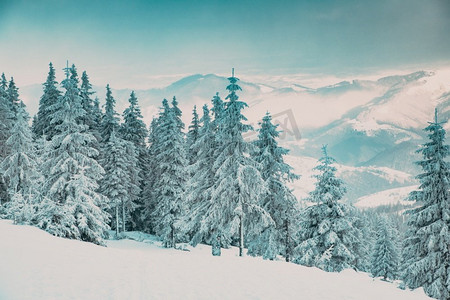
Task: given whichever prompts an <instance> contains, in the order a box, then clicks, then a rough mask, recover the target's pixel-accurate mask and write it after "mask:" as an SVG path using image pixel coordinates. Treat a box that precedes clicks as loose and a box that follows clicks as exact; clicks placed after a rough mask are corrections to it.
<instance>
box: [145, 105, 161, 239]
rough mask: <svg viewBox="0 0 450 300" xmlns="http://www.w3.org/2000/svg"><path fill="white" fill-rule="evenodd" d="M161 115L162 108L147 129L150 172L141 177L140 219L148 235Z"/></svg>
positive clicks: (150, 224) (155, 177) (153, 206)
mask: <svg viewBox="0 0 450 300" xmlns="http://www.w3.org/2000/svg"><path fill="white" fill-rule="evenodd" d="M162 115H163V108H160V111H159V116H158V118H156V117H155V118H153V119H152V122H151V123H150V127H149V136H148V144H149V146H148V149H147V169H148V170H151V173H150V174H145V175H144V176H143V182H144V188H143V191H142V202H143V203H142V204H143V207H142V213H141V219H142V226H143V228H144V230H145V231H147V232H150V233H155V232H154V230H153V226H152V224H153V223H154V222H153V221H152V213H153V211H154V209H155V204H156V203H155V200H154V194H153V190H154V185H155V182H156V179H157V178H158V177H159V174H158V173H157V169H156V167H155V166H156V163H157V161H156V153H157V146H158V144H159V143H158V138H159V137H160V136H159V135H158V124H159V120H160V119H161V118H162Z"/></svg>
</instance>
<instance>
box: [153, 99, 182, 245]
mask: <svg viewBox="0 0 450 300" xmlns="http://www.w3.org/2000/svg"><path fill="white" fill-rule="evenodd" d="M179 116H180V114H179V113H178V112H177V110H176V109H174V107H169V104H168V103H167V100H165V99H164V101H163V112H162V115H161V116H160V120H159V121H158V126H157V128H158V130H157V134H158V137H157V142H158V144H157V145H156V149H155V150H156V151H155V157H154V158H155V165H154V169H153V172H155V174H157V177H156V178H155V182H154V184H153V192H152V194H153V199H154V203H155V206H154V211H153V212H152V221H153V229H154V231H155V233H156V234H157V235H158V236H159V237H160V238H161V239H162V241H163V244H164V246H165V247H168V248H170V247H175V243H176V241H177V236H178V235H179V232H178V228H177V226H176V223H177V220H178V219H179V218H180V217H181V214H182V213H183V211H184V197H183V196H184V187H185V180H186V177H187V174H186V165H187V162H186V152H185V146H184V135H183V132H182V131H181V128H182V126H180V124H182V121H181V119H180V118H179ZM183 127H184V124H183Z"/></svg>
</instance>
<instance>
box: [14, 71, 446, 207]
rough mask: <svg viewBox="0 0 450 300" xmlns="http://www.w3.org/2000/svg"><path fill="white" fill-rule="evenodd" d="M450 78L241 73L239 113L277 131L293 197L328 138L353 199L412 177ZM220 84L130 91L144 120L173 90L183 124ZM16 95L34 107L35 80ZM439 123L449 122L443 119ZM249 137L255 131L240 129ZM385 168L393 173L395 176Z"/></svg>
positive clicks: (191, 80) (194, 82) (303, 188)
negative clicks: (312, 78)
mask: <svg viewBox="0 0 450 300" xmlns="http://www.w3.org/2000/svg"><path fill="white" fill-rule="evenodd" d="M449 78H450V69H441V70H434V71H433V72H428V71H417V72H413V73H410V74H405V75H396V74H394V75H392V76H385V77H382V78H379V79H376V80H361V79H353V80H345V81H340V82H338V83H336V84H328V85H324V86H322V87H316V88H312V87H309V85H308V84H304V83H303V82H301V81H299V79H298V77H295V76H293V77H292V80H291V81H289V77H287V76H284V77H283V78H282V80H278V79H274V80H260V81H258V82H249V81H247V80H246V78H241V81H240V85H241V87H242V92H240V93H239V96H240V99H242V100H243V101H246V102H247V103H248V104H249V108H248V109H246V110H245V111H244V114H245V115H246V116H247V117H248V119H249V123H251V124H252V125H254V127H257V123H258V121H259V120H260V119H261V118H262V116H263V115H264V114H265V113H266V112H267V111H270V112H271V113H272V115H273V116H274V121H275V122H277V123H279V124H280V129H282V130H284V134H283V135H282V136H281V143H282V144H283V145H284V146H286V147H288V148H289V149H291V154H292V159H293V161H294V164H296V165H297V172H298V173H300V174H302V175H303V177H302V179H300V180H299V181H298V182H297V183H295V184H294V187H295V189H296V193H297V195H298V197H299V198H304V197H306V195H307V192H308V191H310V190H311V188H312V187H313V181H311V179H308V178H307V177H308V176H305V175H306V174H310V173H311V172H310V171H307V169H308V168H312V167H314V165H315V161H316V158H318V157H319V156H320V147H321V146H322V145H323V144H328V147H329V149H330V153H331V155H333V156H334V157H335V158H336V159H337V160H338V162H339V163H340V164H341V165H342V167H341V169H342V170H343V171H342V172H341V176H342V177H343V178H344V179H345V180H346V181H347V183H348V187H349V192H348V200H349V201H350V202H354V201H357V199H359V198H361V197H363V196H366V195H369V194H374V193H377V192H382V191H384V190H387V189H392V188H398V187H404V186H408V185H409V186H411V185H415V184H417V182H416V181H415V179H414V176H415V175H416V174H417V172H419V170H418V168H417V166H415V165H414V162H415V161H417V160H418V159H420V157H419V156H418V155H417V154H416V153H415V151H416V150H417V149H418V147H419V145H420V144H422V143H424V141H425V140H424V138H425V135H424V132H423V130H422V129H423V128H424V127H426V126H427V122H428V121H431V120H432V118H433V111H434V108H435V107H438V109H439V111H440V119H441V120H448V118H449V116H450V80H449ZM274 82H276V83H277V84H273V83H274ZM227 85H228V80H227V78H226V77H222V76H217V75H214V74H207V75H201V74H196V75H191V76H187V77H185V78H182V79H180V80H178V81H176V82H173V83H172V84H170V85H168V86H166V87H164V88H158V89H157V88H154V89H148V90H136V95H137V96H138V98H139V101H140V104H141V107H142V111H143V115H144V118H145V120H146V123H147V124H149V123H150V121H151V118H152V117H153V116H154V115H156V113H157V112H158V107H159V106H160V105H161V101H162V99H163V98H167V99H171V98H172V97H173V96H176V97H177V99H178V101H179V103H180V107H181V109H182V110H183V120H184V121H185V122H186V123H188V122H190V120H191V111H192V107H193V106H194V105H197V106H198V108H199V107H200V106H202V105H203V104H205V103H208V104H210V101H211V98H212V97H213V96H214V95H215V93H216V92H219V95H220V96H221V97H222V98H225V96H226V95H227V92H226V86H227ZM112 88H113V95H114V97H115V98H116V100H117V110H118V111H119V112H122V111H123V110H124V109H125V108H126V106H127V105H128V102H127V99H128V97H129V94H130V93H131V90H129V89H119V90H116V89H114V87H112ZM94 90H95V91H96V92H97V93H96V95H97V96H98V97H99V98H100V99H101V101H103V100H104V98H105V88H104V87H99V86H94ZM20 94H21V98H22V99H23V100H24V102H25V103H26V104H27V106H28V108H29V111H30V113H31V114H34V113H35V112H36V111H37V106H38V101H39V97H40V96H41V94H42V86H41V85H32V86H25V87H22V88H20ZM445 126H446V128H447V129H450V127H449V126H450V125H449V124H447V125H445ZM255 137H256V134H254V133H253V134H252V133H249V134H248V136H246V138H249V139H253V138H255ZM295 159H298V160H299V161H295ZM305 166H307V167H306V168H305ZM374 170H377V171H374ZM383 172H384V173H383ZM386 174H391V175H392V174H396V175H395V176H394V177H395V179H393V180H391V179H392V178H391V179H389V178H388V177H389V176H387V175H386ZM310 175H311V174H310ZM396 176H397V177H398V178H397V177H396ZM383 195H385V194H383Z"/></svg>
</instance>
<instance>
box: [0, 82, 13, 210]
mask: <svg viewBox="0 0 450 300" xmlns="http://www.w3.org/2000/svg"><path fill="white" fill-rule="evenodd" d="M7 84H8V83H7V81H6V78H5V74H4V73H2V76H1V81H0V162H2V161H3V160H4V159H5V157H6V156H7V155H8V154H9V149H8V146H7V144H6V141H7V140H8V138H9V136H10V135H11V131H12V128H13V125H14V123H13V119H14V114H13V112H12V110H11V106H10V105H9V101H8V95H7V92H6V91H7V88H8V86H7ZM8 199H9V196H8V193H7V187H6V182H5V179H4V178H3V173H2V172H1V171H0V204H3V203H5V202H7V201H8ZM0 213H1V212H0Z"/></svg>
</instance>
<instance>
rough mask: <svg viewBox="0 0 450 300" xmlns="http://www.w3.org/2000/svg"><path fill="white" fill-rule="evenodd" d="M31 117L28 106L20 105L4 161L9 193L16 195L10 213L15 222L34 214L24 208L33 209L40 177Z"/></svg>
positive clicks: (2, 166) (1, 165)
mask: <svg viewBox="0 0 450 300" xmlns="http://www.w3.org/2000/svg"><path fill="white" fill-rule="evenodd" d="M28 119H29V116H28V114H27V112H26V111H25V109H24V108H23V107H19V110H18V112H17V115H16V121H15V125H14V127H13V129H12V134H11V136H10V137H9V138H8V140H7V141H6V145H7V146H8V148H9V149H11V150H10V153H9V155H8V156H6V157H5V159H4V160H3V161H2V162H1V164H0V173H2V174H3V176H4V177H5V178H6V182H7V183H8V189H7V190H8V194H9V196H10V198H11V199H12V201H11V202H9V203H8V207H7V209H8V210H9V213H8V217H10V218H12V219H14V222H15V223H27V222H29V221H30V219H31V215H30V214H29V213H24V212H25V210H27V211H31V210H32V209H31V208H32V205H33V201H34V200H33V199H34V196H35V194H36V191H35V188H36V184H37V180H38V177H39V175H38V174H37V172H36V157H35V149H34V147H33V141H32V133H31V129H30V127H29V126H28ZM16 201H18V202H16ZM22 210H23V211H22ZM25 217H26V218H27V219H25Z"/></svg>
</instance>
